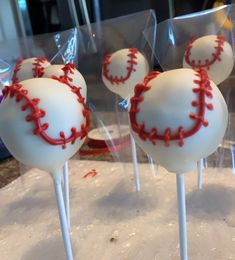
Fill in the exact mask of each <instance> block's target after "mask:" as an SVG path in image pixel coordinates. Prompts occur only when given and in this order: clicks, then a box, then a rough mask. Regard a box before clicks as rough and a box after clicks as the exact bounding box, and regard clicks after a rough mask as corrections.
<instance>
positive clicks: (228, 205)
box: [0, 160, 235, 260]
mask: <svg viewBox="0 0 235 260" xmlns="http://www.w3.org/2000/svg"><path fill="white" fill-rule="evenodd" d="M69 168H70V180H71V182H70V184H71V239H72V247H73V251H74V259H102V260H110V259H114V260H116V259H131V260H132V259H135V260H142V259H147V260H152V259H162V260H165V259H172V260H178V259H179V238H178V235H179V233H178V216H177V191H176V178H175V175H173V174H171V173H167V171H166V170H164V169H163V168H161V167H160V166H159V167H158V174H157V175H156V177H152V176H151V174H150V167H149V166H148V165H146V164H139V170H140V174H141V191H140V192H139V193H136V191H135V186H134V185H133V183H134V177H133V170H132V169H133V166H132V164H129V163H126V164H124V168H125V173H126V174H123V172H122V171H121V169H120V164H119V163H111V162H98V161H82V160H81V161H70V162H69ZM92 169H94V170H95V171H96V173H97V174H96V175H95V176H94V177H92V176H93V175H92V174H90V175H88V176H87V177H86V178H83V176H84V175H85V174H87V173H88V172H89V171H90V172H92ZM94 170H93V171H94ZM203 176H204V177H203V190H202V191H201V192H198V189H197V174H196V172H194V173H189V174H186V175H185V187H186V204H187V231H188V232H187V234H188V242H189V243H188V254H189V259H193V260H199V259H200V260H201V259H208V260H209V259H216V260H219V259H220V260H221V259H234V258H235V246H234V243H235V229H234V227H235V196H234V194H235V180H234V175H233V174H232V170H231V169H222V170H220V169H210V168H207V169H205V170H204V174H203ZM22 178H24V182H23V183H24V186H23V185H22V182H21V180H20V179H17V180H15V181H14V182H12V183H11V184H9V185H8V186H6V187H4V188H2V189H1V190H0V197H1V201H0V206H1V212H0V226H1V229H0V245H1V258H2V259H9V260H11V259H12V260H13V259H24V260H32V259H33V260H39V259H40V260H41V259H58V260H65V259H66V258H65V252H64V246H63V240H62V237H61V231H60V223H59V218H58V213H57V207H56V202H55V198H54V193H53V183H52V180H51V177H50V176H49V175H48V174H47V173H43V172H42V171H39V170H36V169H32V170H30V171H28V172H27V173H26V174H24V175H23V177H22ZM212 237H213V239H211V238H212Z"/></svg>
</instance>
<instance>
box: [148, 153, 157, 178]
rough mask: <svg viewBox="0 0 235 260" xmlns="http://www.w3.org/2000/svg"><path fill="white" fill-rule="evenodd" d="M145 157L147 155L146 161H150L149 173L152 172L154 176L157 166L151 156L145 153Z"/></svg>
mask: <svg viewBox="0 0 235 260" xmlns="http://www.w3.org/2000/svg"><path fill="white" fill-rule="evenodd" d="M147 157H148V161H149V163H150V169H151V173H152V175H153V177H156V167H157V165H156V163H155V162H154V160H153V158H152V157H151V156H149V155H148V154H147Z"/></svg>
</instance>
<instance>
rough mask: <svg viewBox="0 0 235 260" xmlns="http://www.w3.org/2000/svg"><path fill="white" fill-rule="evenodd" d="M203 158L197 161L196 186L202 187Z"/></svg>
mask: <svg viewBox="0 0 235 260" xmlns="http://www.w3.org/2000/svg"><path fill="white" fill-rule="evenodd" d="M202 174H203V159H200V160H199V161H198V162H197V188H198V189H199V190H201V189H202Z"/></svg>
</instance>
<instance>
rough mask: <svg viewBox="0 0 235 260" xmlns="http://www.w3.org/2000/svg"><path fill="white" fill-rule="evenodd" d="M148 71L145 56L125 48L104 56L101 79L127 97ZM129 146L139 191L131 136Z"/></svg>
mask: <svg viewBox="0 0 235 260" xmlns="http://www.w3.org/2000/svg"><path fill="white" fill-rule="evenodd" d="M148 72H149V65H148V62H147V59H146V58H145V56H144V55H143V54H142V53H140V52H139V51H138V50H137V49H136V48H126V49H121V50H118V51H116V52H114V53H112V54H108V55H106V56H105V58H104V62H103V67H102V80H103V82H104V84H105V86H106V87H107V88H108V89H109V90H110V91H112V92H114V93H116V94H118V95H119V96H121V97H122V98H124V99H129V98H130V97H131V96H132V95H133V94H134V87H135V85H136V84H137V83H138V82H140V81H142V80H143V79H144V77H145V76H146V75H147V74H148ZM131 148H132V160H133V165H134V175H135V182H136V190H137V191H140V180H139V173H138V166H137V165H138V162H137V153H136V145H135V141H134V139H133V138H132V136H131Z"/></svg>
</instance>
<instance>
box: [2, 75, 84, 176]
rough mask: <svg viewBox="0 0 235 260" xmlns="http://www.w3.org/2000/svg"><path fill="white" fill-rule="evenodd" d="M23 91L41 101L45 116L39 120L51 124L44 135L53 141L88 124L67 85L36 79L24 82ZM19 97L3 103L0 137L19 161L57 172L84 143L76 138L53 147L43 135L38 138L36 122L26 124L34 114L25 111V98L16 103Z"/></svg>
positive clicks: (30, 110) (40, 106)
mask: <svg viewBox="0 0 235 260" xmlns="http://www.w3.org/2000/svg"><path fill="white" fill-rule="evenodd" d="M20 84H21V85H22V88H21V89H24V90H27V91H28V94H27V97H28V98H30V100H32V99H33V98H39V103H38V105H37V106H38V107H39V108H40V109H43V110H44V111H45V112H46V114H45V116H43V117H41V118H40V124H41V125H43V124H44V123H48V124H49V127H48V129H47V130H45V133H46V134H47V135H48V136H49V137H51V138H54V139H60V132H61V131H63V132H64V134H65V137H68V136H70V135H71V128H72V127H74V128H76V130H77V131H81V125H82V124H85V118H84V116H83V113H82V111H83V106H82V105H81V103H79V102H78V100H77V96H76V95H75V94H74V93H73V92H72V91H71V89H70V88H69V87H68V86H67V85H66V84H64V83H61V82H58V81H56V80H53V79H47V78H34V79H29V80H25V81H22V82H21V83H20ZM16 98H17V94H15V95H14V96H13V97H10V95H9V94H8V95H7V97H6V98H5V99H4V100H3V101H2V103H1V104H0V136H1V138H2V140H3V142H4V144H5V145H6V147H7V148H8V149H9V151H10V152H11V154H12V155H13V156H14V157H15V158H16V159H17V160H19V161H20V162H22V163H24V164H26V165H29V166H31V167H37V168H40V169H43V170H46V171H49V172H53V171H55V170H58V168H60V167H62V166H63V165H64V163H65V162H66V161H67V160H68V159H69V158H70V157H71V156H72V155H73V154H75V153H76V152H77V151H78V149H79V148H80V146H81V144H82V141H83V140H80V138H77V139H76V141H75V143H74V144H72V143H71V142H69V143H66V148H65V149H63V148H62V145H52V144H50V143H48V142H46V141H45V140H44V139H43V138H42V137H41V136H40V135H35V134H34V133H33V132H34V130H35V123H34V122H33V121H30V122H27V121H26V116H28V115H31V114H32V109H30V108H29V107H28V108H27V109H26V110H25V111H22V109H21V107H22V106H23V105H25V104H26V103H27V102H26V99H24V98H22V99H21V100H20V101H19V102H16Z"/></svg>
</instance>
